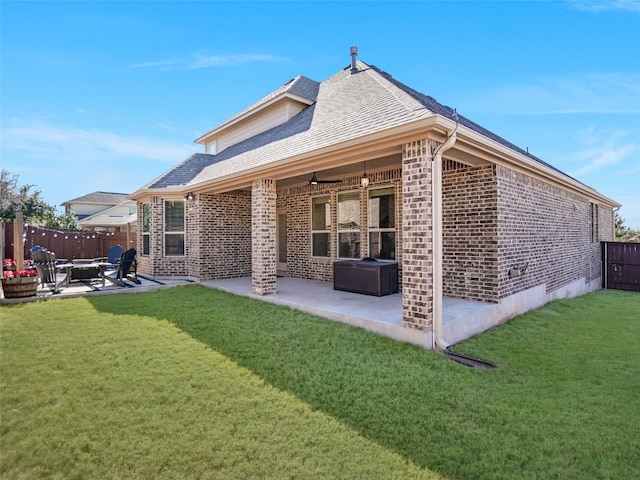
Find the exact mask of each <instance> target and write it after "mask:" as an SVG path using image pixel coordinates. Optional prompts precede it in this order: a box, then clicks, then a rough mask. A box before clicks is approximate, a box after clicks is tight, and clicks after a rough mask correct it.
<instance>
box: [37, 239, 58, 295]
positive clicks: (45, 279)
mask: <svg viewBox="0 0 640 480" xmlns="http://www.w3.org/2000/svg"><path fill="white" fill-rule="evenodd" d="M35 248H36V247H34V248H32V249H31V259H32V260H33V264H34V265H35V266H36V270H37V271H38V276H39V277H40V283H41V284H42V286H43V287H44V286H48V287H49V288H51V289H53V290H55V289H56V284H57V279H56V254H55V253H53V252H50V251H49V250H47V249H46V248H42V247H40V249H39V250H36V251H34V249H35Z"/></svg>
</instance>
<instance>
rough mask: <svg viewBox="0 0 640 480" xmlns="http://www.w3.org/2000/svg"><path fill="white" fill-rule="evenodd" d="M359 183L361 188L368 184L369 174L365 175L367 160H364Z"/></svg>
mask: <svg viewBox="0 0 640 480" xmlns="http://www.w3.org/2000/svg"><path fill="white" fill-rule="evenodd" d="M360 185H362V188H367V187H368V186H369V175H367V162H364V173H363V174H362V177H360Z"/></svg>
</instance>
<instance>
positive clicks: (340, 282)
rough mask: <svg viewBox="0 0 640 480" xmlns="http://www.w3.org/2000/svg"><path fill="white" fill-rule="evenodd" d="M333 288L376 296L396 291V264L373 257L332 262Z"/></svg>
mask: <svg viewBox="0 0 640 480" xmlns="http://www.w3.org/2000/svg"><path fill="white" fill-rule="evenodd" d="M333 289H334V290H343V291H345V292H354V293H364V294H365V295H375V296H377V297H381V296H383V295H389V294H392V293H398V264H397V263H396V262H378V261H377V260H375V259H363V260H343V261H341V262H334V264H333Z"/></svg>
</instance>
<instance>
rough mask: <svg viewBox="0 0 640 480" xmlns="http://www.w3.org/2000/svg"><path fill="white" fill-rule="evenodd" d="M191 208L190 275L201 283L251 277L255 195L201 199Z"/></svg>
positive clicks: (244, 193)
mask: <svg viewBox="0 0 640 480" xmlns="http://www.w3.org/2000/svg"><path fill="white" fill-rule="evenodd" d="M192 203H193V208H191V207H190V208H189V211H188V214H189V219H188V222H187V225H188V232H187V235H188V236H187V244H188V246H189V252H190V255H189V262H188V271H189V275H190V276H193V277H196V278H199V279H200V280H215V279H220V278H235V277H244V276H249V275H251V192H249V191H241V190H238V191H233V192H227V193H222V194H216V195H198V197H197V200H196V201H195V202H192Z"/></svg>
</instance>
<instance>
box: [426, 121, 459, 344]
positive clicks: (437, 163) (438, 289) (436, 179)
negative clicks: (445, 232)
mask: <svg viewBox="0 0 640 480" xmlns="http://www.w3.org/2000/svg"><path fill="white" fill-rule="evenodd" d="M454 115H456V114H455V110H454ZM456 120H457V115H456ZM457 129H458V125H457V124H456V128H455V129H454V130H453V132H452V133H451V135H449V137H448V138H447V139H446V140H445V142H444V143H443V144H442V145H440V147H438V149H437V150H436V151H435V153H434V156H433V177H432V178H433V180H432V183H433V187H432V205H433V218H432V220H433V348H434V349H435V348H439V349H441V350H446V349H447V348H448V347H449V344H448V343H447V342H446V341H445V340H444V338H442V278H443V272H442V154H443V152H446V151H447V150H449V149H450V148H451V147H453V145H454V144H455V143H456V130H457Z"/></svg>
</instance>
